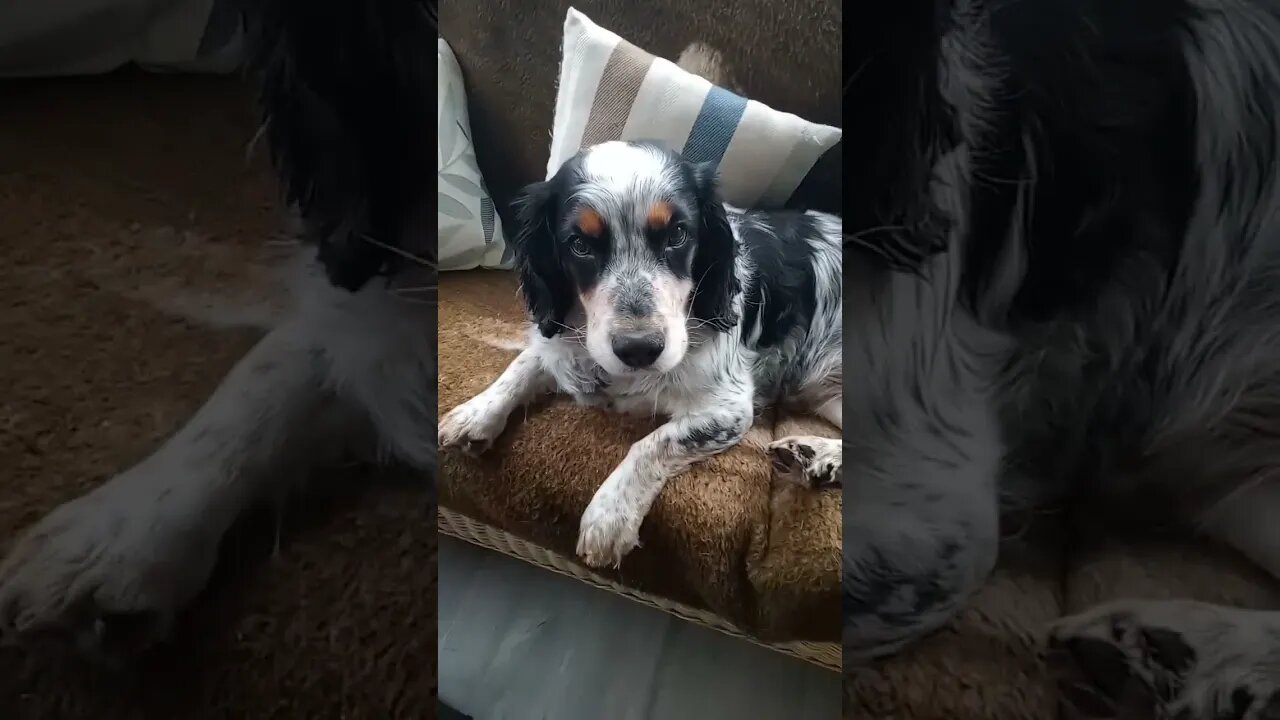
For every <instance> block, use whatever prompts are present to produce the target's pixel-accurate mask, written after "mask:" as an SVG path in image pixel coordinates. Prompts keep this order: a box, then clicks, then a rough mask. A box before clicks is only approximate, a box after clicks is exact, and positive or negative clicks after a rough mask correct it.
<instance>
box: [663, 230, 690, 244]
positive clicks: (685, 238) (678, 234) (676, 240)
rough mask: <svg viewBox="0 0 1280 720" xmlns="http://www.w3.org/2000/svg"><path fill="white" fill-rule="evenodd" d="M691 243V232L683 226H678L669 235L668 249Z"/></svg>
mask: <svg viewBox="0 0 1280 720" xmlns="http://www.w3.org/2000/svg"><path fill="white" fill-rule="evenodd" d="M687 242H689V232H688V231H687V230H685V229H684V227H682V226H676V227H675V228H673V229H672V230H671V233H670V234H668V235H667V247H668V248H678V247H682V246H683V245H684V244H685V243H687Z"/></svg>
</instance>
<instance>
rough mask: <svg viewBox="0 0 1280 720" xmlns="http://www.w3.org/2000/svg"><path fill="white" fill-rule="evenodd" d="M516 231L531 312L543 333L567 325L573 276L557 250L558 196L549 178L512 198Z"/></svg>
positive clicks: (547, 334)
mask: <svg viewBox="0 0 1280 720" xmlns="http://www.w3.org/2000/svg"><path fill="white" fill-rule="evenodd" d="M512 206H513V209H514V210H515V219H516V231H515V232H514V233H513V234H512V237H511V250H512V254H513V256H514V258H515V263H516V269H517V271H518V272H519V273H520V287H521V292H522V293H523V294H524V301H525V304H526V305H527V306H528V308H529V315H530V316H531V317H532V319H533V322H534V323H535V324H537V326H538V330H539V331H540V332H541V333H542V335H543V337H552V336H554V335H555V334H556V333H558V332H560V331H561V330H563V329H564V319H565V316H566V315H568V314H569V310H570V308H572V307H573V291H572V289H571V288H570V285H569V276H568V275H567V274H566V273H565V271H564V267H563V266H562V265H561V263H560V254H559V253H558V252H557V251H556V235H555V230H554V228H555V223H556V220H557V218H556V198H555V193H554V191H553V190H552V188H551V183H549V182H536V183H533V184H532V185H529V186H527V187H525V188H524V189H523V190H521V191H520V194H519V195H517V196H516V199H515V200H514V201H513V202H512Z"/></svg>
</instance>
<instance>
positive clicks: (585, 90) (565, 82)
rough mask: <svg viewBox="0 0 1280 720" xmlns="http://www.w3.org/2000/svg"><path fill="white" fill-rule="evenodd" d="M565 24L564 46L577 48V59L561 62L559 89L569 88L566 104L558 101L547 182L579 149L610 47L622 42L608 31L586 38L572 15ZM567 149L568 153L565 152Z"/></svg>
mask: <svg viewBox="0 0 1280 720" xmlns="http://www.w3.org/2000/svg"><path fill="white" fill-rule="evenodd" d="M583 19H585V18H583ZM588 22H590V21H588ZM564 25H565V44H566V45H567V46H576V47H578V48H579V51H578V54H577V55H576V56H573V57H570V56H565V57H564V58H562V59H561V61H560V65H561V66H560V87H561V88H562V89H563V88H565V87H567V88H569V91H568V92H565V93H564V95H565V96H566V97H565V99H566V100H568V103H567V104H561V103H560V101H559V100H557V104H556V110H555V120H554V122H553V126H552V133H551V156H550V157H549V158H547V178H548V179H549V178H551V176H552V175H555V174H556V171H558V170H559V169H560V166H561V165H563V164H564V161H565V160H568V159H569V158H570V157H573V155H574V153H576V152H577V151H578V148H580V147H582V133H583V130H584V129H585V128H586V125H587V116H588V115H589V112H588V111H589V110H590V108H591V105H592V103H594V102H595V98H596V88H597V87H598V86H599V85H600V77H601V75H603V74H604V68H605V64H606V63H608V62H609V56H610V55H611V54H612V53H613V48H614V47H615V46H616V45H617V44H618V43H620V42H622V39H621V38H619V37H618V36H617V35H615V34H613V33H611V32H603V33H597V34H595V35H594V36H588V35H587V34H586V33H585V32H584V31H585V30H586V28H585V27H583V26H582V25H581V23H579V22H577V21H576V18H575V14H574V13H572V12H571V13H569V16H568V18H567V19H566V20H565V24H564ZM571 38H578V40H572V39H571ZM557 94H559V93H557ZM566 149H568V152H565V150H566Z"/></svg>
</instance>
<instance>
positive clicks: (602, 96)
mask: <svg viewBox="0 0 1280 720" xmlns="http://www.w3.org/2000/svg"><path fill="white" fill-rule="evenodd" d="M608 140H656V141H658V142H660V143H662V144H664V145H666V146H667V147H669V148H671V149H673V150H677V151H680V152H681V153H683V154H684V155H685V157H687V158H689V159H691V160H693V161H695V162H705V161H713V162H717V163H719V167H720V178H721V191H722V192H723V194H724V198H725V200H726V201H727V202H729V203H731V204H733V205H738V206H741V207H764V208H774V207H783V206H789V205H795V204H797V199H798V198H803V197H806V196H807V195H808V194H809V193H807V192H806V186H807V185H809V184H812V183H816V182H830V181H831V178H833V177H834V178H839V177H840V171H839V166H840V157H841V154H840V130H839V129H838V128H833V127H829V126H827V125H818V124H815V123H811V122H808V121H807V120H804V119H802V118H799V117H796V116H795V115H792V114H790V113H783V112H778V111H776V110H773V109H772V108H770V107H768V106H766V105H762V104H761V103H758V102H756V101H754V100H748V99H746V98H742V97H739V96H738V95H735V94H733V93H731V92H729V91H728V90H725V89H724V88H720V87H717V86H715V85H712V84H711V83H710V82H708V81H707V80H705V79H703V78H701V77H698V76H697V75H693V74H691V73H688V72H685V71H684V70H681V69H680V68H679V67H677V66H676V65H675V64H674V63H672V62H670V61H668V60H665V59H663V58H660V57H655V56H653V55H650V54H649V53H647V52H645V51H644V50H641V49H640V48H638V47H636V46H635V45H632V44H631V43H629V42H627V41H626V40H623V39H622V38H620V37H618V36H617V35H615V34H614V33H612V32H609V31H608V30H605V29H604V28H601V27H600V26H598V25H596V24H595V23H593V22H591V20H589V19H588V18H587V16H585V15H583V14H582V13H580V12H578V11H577V10H575V9H573V8H569V13H568V16H567V17H566V18H565V22H564V50H563V57H562V58H561V62H560V85H559V89H558V91H557V95H556V112H555V122H554V123H553V131H552V140H551V157H550V159H549V160H548V162H547V177H551V176H552V175H554V174H555V172H556V170H558V169H559V168H560V165H562V164H563V163H564V161H565V160H568V159H569V158H570V157H573V155H574V154H575V153H576V152H578V150H580V149H582V148H584V147H588V146H591V145H594V144H596V143H600V142H605V141H608Z"/></svg>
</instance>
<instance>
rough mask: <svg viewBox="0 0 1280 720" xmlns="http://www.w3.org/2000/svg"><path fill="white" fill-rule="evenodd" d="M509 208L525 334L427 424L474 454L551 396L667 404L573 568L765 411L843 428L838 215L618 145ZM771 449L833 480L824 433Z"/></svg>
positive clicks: (592, 521)
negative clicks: (742, 189)
mask: <svg viewBox="0 0 1280 720" xmlns="http://www.w3.org/2000/svg"><path fill="white" fill-rule="evenodd" d="M517 205H518V208H519V213H518V223H519V225H518V227H517V228H516V231H515V233H514V237H513V240H512V248H513V249H514V251H515V254H516V260H517V263H518V265H519V272H520V280H521V286H522V289H523V294H524V297H525V300H526V302H527V304H528V308H529V313H530V315H531V317H532V320H533V324H532V328H531V332H530V342H529V346H528V347H527V348H526V349H525V350H524V351H523V352H521V353H520V355H519V356H518V357H517V358H516V359H515V360H514V361H513V362H512V363H511V365H510V366H509V367H508V368H507V369H506V371H504V372H503V373H502V375H501V376H499V378H498V379H497V380H496V381H495V382H494V383H493V384H492V385H491V386H489V387H488V388H486V389H485V390H484V391H483V392H481V393H480V394H479V395H477V396H476V397H474V398H472V399H471V400H469V401H467V402H465V403H463V404H462V405H460V406H458V407H457V408H455V409H454V410H452V411H451V412H450V413H449V414H447V415H446V416H445V417H444V418H442V419H441V422H440V436H439V443H440V446H441V447H448V446H459V447H461V448H462V449H464V450H467V451H469V452H473V453H474V452H481V451H483V450H484V449H486V448H487V447H488V446H489V444H490V443H491V442H492V441H493V440H494V438H496V437H497V436H498V435H499V434H500V433H501V432H502V430H503V428H504V427H505V426H506V423H507V418H508V416H509V415H510V414H511V413H512V411H514V410H515V409H516V408H517V407H520V406H522V405H524V404H525V403H527V402H528V401H530V400H531V399H533V398H534V397H535V396H537V395H539V394H542V393H547V392H553V391H555V392H561V393H565V394H568V395H571V396H572V397H574V398H575V399H577V400H578V401H579V402H582V403H584V404H592V405H601V406H605V407H608V408H611V409H613V410H617V411H619V412H627V413H639V414H643V415H646V416H657V415H663V416H667V417H668V418H669V420H668V421H667V422H666V423H665V424H663V425H662V426H660V427H659V428H657V429H656V430H654V431H653V432H652V433H651V434H649V435H648V436H646V437H644V438H643V439H640V440H638V441H637V442H636V443H635V444H634V445H632V446H631V449H630V451H628V453H627V455H626V457H625V458H624V459H623V461H622V462H621V464H619V465H618V467H617V468H616V469H615V470H614V471H613V472H612V473H611V474H610V475H609V477H607V478H605V479H604V482H603V483H602V484H601V486H600V488H599V490H597V492H596V494H595V497H594V498H592V500H591V503H590V505H588V507H587V509H586V511H585V512H584V513H583V516H582V522H581V527H580V531H579V536H578V546H577V551H578V554H579V556H581V557H582V559H583V560H584V561H585V562H586V563H587V564H589V565H592V566H596V567H599V566H617V565H619V564H620V563H621V562H622V558H623V556H624V555H626V554H627V553H628V552H629V551H631V550H632V549H633V548H634V547H636V545H637V543H638V537H639V536H638V533H639V530H640V525H641V522H642V521H643V520H644V517H645V514H646V513H647V512H648V510H649V507H650V505H652V504H653V501H654V499H655V498H656V497H657V496H658V493H659V492H661V490H662V487H663V485H664V484H665V483H666V482H667V480H669V479H670V478H672V477H673V476H675V475H676V474H678V473H680V472H682V471H684V470H685V469H687V468H688V467H689V466H690V465H692V464H693V463H695V462H698V461H699V460H702V459H705V458H707V457H709V456H711V455H714V454H716V453H720V452H723V451H724V450H726V449H728V448H730V447H732V446H734V445H735V444H737V442H738V441H739V440H740V439H741V438H742V436H743V434H744V433H746V431H747V430H748V429H749V428H750V427H751V425H752V422H753V419H754V417H755V414H756V412H757V410H758V409H759V408H760V407H761V406H762V405H767V404H772V403H775V402H779V401H784V400H785V402H787V403H789V404H792V405H794V406H797V407H800V408H803V409H804V410H807V411H808V412H811V413H815V414H817V415H819V416H821V417H823V418H825V419H827V420H829V421H831V422H832V423H834V424H835V425H836V426H837V427H839V426H840V411H841V402H840V396H841V382H842V378H841V374H840V367H841V363H840V352H841V332H840V329H841V317H840V313H841V297H842V292H841V282H842V279H841V274H840V271H841V268H840V254H841V230H840V219H839V218H837V217H834V216H831V215H826V214H822V213H817V212H796V211H785V212H759V211H742V210H737V209H734V208H731V207H728V206H726V205H725V204H724V203H722V202H721V200H720V197H719V194H718V192H717V189H716V174H715V168H714V167H712V166H710V165H706V164H694V163H690V162H688V161H686V160H684V159H682V158H681V157H680V156H679V155H677V154H675V153H672V152H670V151H668V150H664V149H662V148H661V147H659V146H657V145H654V144H649V143H628V142H608V143H603V144H600V145H596V146H594V147H591V148H587V149H585V150H583V151H581V152H579V153H578V154H577V155H576V156H575V157H573V158H571V159H570V160H569V161H568V162H566V163H565V164H564V165H563V166H562V167H561V168H560V169H559V171H558V172H557V173H556V174H555V176H553V177H552V178H551V179H550V180H548V181H546V182H540V183H535V184H533V185H531V186H529V187H528V188H526V189H525V191H524V192H523V194H522V195H521V196H520V198H519V199H518V201H517ZM773 453H774V455H775V461H776V462H779V463H780V464H782V465H783V466H784V467H787V468H789V469H792V470H794V475H795V476H796V478H797V479H800V480H802V481H803V482H806V483H808V484H811V485H814V486H821V485H832V486H833V485H838V484H839V483H840V444H839V442H838V441H835V440H827V439H823V438H817V437H811V438H808V437H806V438H787V439H784V440H780V441H778V442H777V443H775V444H774V446H773Z"/></svg>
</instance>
